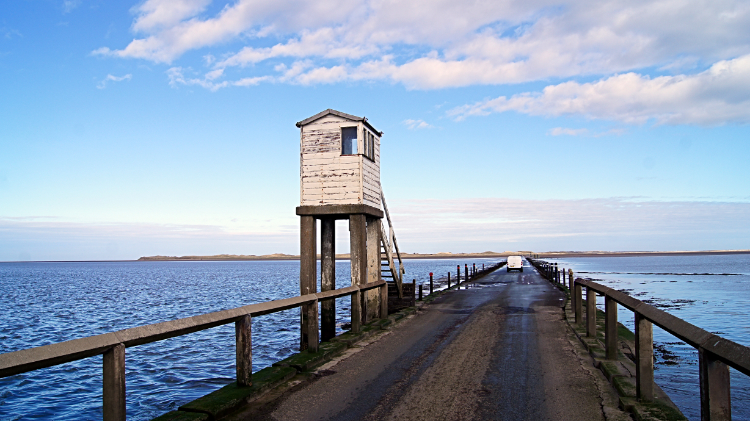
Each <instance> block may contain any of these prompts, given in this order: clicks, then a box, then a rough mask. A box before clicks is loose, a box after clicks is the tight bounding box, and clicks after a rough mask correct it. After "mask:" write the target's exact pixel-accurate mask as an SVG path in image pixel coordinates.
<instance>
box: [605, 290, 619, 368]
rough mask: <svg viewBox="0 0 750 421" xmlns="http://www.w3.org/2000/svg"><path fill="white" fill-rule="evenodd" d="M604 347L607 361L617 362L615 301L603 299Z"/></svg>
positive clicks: (608, 298)
mask: <svg viewBox="0 0 750 421" xmlns="http://www.w3.org/2000/svg"><path fill="white" fill-rule="evenodd" d="M604 313H605V318H604V347H605V349H606V350H607V359H608V360H617V301H615V300H613V299H612V298H610V297H608V296H605V297H604Z"/></svg>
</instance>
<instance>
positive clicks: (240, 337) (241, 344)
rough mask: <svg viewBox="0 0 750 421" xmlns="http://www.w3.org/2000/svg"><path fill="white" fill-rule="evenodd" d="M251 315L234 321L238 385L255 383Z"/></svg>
mask: <svg viewBox="0 0 750 421" xmlns="http://www.w3.org/2000/svg"><path fill="white" fill-rule="evenodd" d="M250 322H251V319H250V315H249V314H247V315H244V316H242V317H240V318H239V319H237V321H236V322H234V338H235V348H236V350H237V360H236V363H237V365H236V368H237V386H252V385H253V380H252V376H253V340H252V325H251V324H250Z"/></svg>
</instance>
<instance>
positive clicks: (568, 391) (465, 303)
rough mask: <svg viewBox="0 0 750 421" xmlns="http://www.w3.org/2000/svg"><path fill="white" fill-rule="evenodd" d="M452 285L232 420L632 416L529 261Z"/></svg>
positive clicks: (558, 294)
mask: <svg viewBox="0 0 750 421" xmlns="http://www.w3.org/2000/svg"><path fill="white" fill-rule="evenodd" d="M525 264H526V266H525V267H524V272H521V273H519V272H510V273H508V272H506V270H505V268H501V269H500V270H498V271H495V272H493V273H490V274H489V275H486V276H484V277H483V278H481V279H478V280H477V281H474V282H471V283H470V284H469V285H468V286H469V287H468V288H465V289H461V290H458V291H451V292H449V293H446V294H443V295H441V296H440V297H438V298H437V299H435V300H434V301H433V302H431V303H430V304H428V305H424V306H422V307H421V308H420V310H419V311H418V312H417V313H416V314H415V315H413V316H410V318H409V319H408V320H405V321H403V322H401V323H399V325H398V326H396V327H394V328H393V329H391V330H387V331H384V333H382V334H379V335H377V336H374V337H372V338H370V339H368V340H365V341H362V342H360V343H358V344H357V346H355V347H354V348H351V349H349V350H347V351H346V352H345V353H344V354H343V355H341V356H339V357H337V358H336V359H334V360H333V361H331V362H329V363H326V364H325V365H323V366H321V367H319V368H318V369H317V371H316V372H315V374H314V375H313V380H312V381H307V382H302V383H301V384H300V385H299V386H298V387H295V388H292V389H291V390H289V391H287V392H285V393H283V394H282V395H281V396H277V397H275V398H274V399H273V400H271V401H268V402H266V403H264V404H262V405H250V406H248V407H247V408H246V409H245V410H244V411H242V412H240V413H237V414H234V415H233V416H231V419H232V420H242V419H253V420H342V421H343V420H630V419H631V417H630V415H629V414H627V413H625V412H622V411H621V410H620V409H619V408H618V396H617V394H616V392H615V391H614V390H613V389H612V387H611V385H610V384H609V382H608V381H607V380H606V378H605V377H604V375H603V374H602V372H601V371H600V370H598V369H597V368H595V367H594V362H593V359H592V357H591V356H590V355H589V353H588V352H587V351H586V349H585V348H584V347H583V345H582V344H581V343H580V341H579V340H578V339H577V338H576V337H575V335H574V333H573V331H572V330H571V328H570V327H569V326H568V324H567V323H566V322H565V320H564V319H563V309H562V308H563V305H564V300H565V296H564V294H563V293H562V292H561V291H559V290H558V289H557V288H555V287H554V286H553V285H551V284H550V283H549V282H548V281H546V280H544V279H543V278H542V277H540V276H539V275H538V274H537V273H536V271H535V270H534V269H533V268H532V267H530V266H528V263H527V262H525Z"/></svg>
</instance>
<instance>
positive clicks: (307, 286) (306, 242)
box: [299, 215, 318, 351]
mask: <svg viewBox="0 0 750 421" xmlns="http://www.w3.org/2000/svg"><path fill="white" fill-rule="evenodd" d="M316 240H317V238H316V227H315V217H313V216H309V215H301V216H300V272H299V290H300V291H299V293H300V295H306V294H312V293H315V292H317V289H318V282H317V278H318V268H317V252H316V249H317V244H316ZM309 306H310V304H306V305H303V306H302V307H301V308H300V351H303V350H305V349H307V346H308V343H309V340H308V337H307V334H308V332H309V326H308V324H309V320H308V315H309V314H310V309H309V308H308V307H309ZM316 313H317V310H316ZM315 324H316V325H317V321H316V322H315ZM316 336H317V335H316Z"/></svg>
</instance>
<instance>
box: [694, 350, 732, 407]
mask: <svg viewBox="0 0 750 421" xmlns="http://www.w3.org/2000/svg"><path fill="white" fill-rule="evenodd" d="M698 365H699V370H700V385H701V420H703V421H708V420H710V421H725V420H726V421H730V420H731V419H732V400H731V396H730V388H729V367H728V366H727V365H726V364H724V363H723V362H721V361H719V360H717V359H716V357H715V356H714V355H713V354H711V353H710V352H708V351H706V350H705V349H703V348H698Z"/></svg>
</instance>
